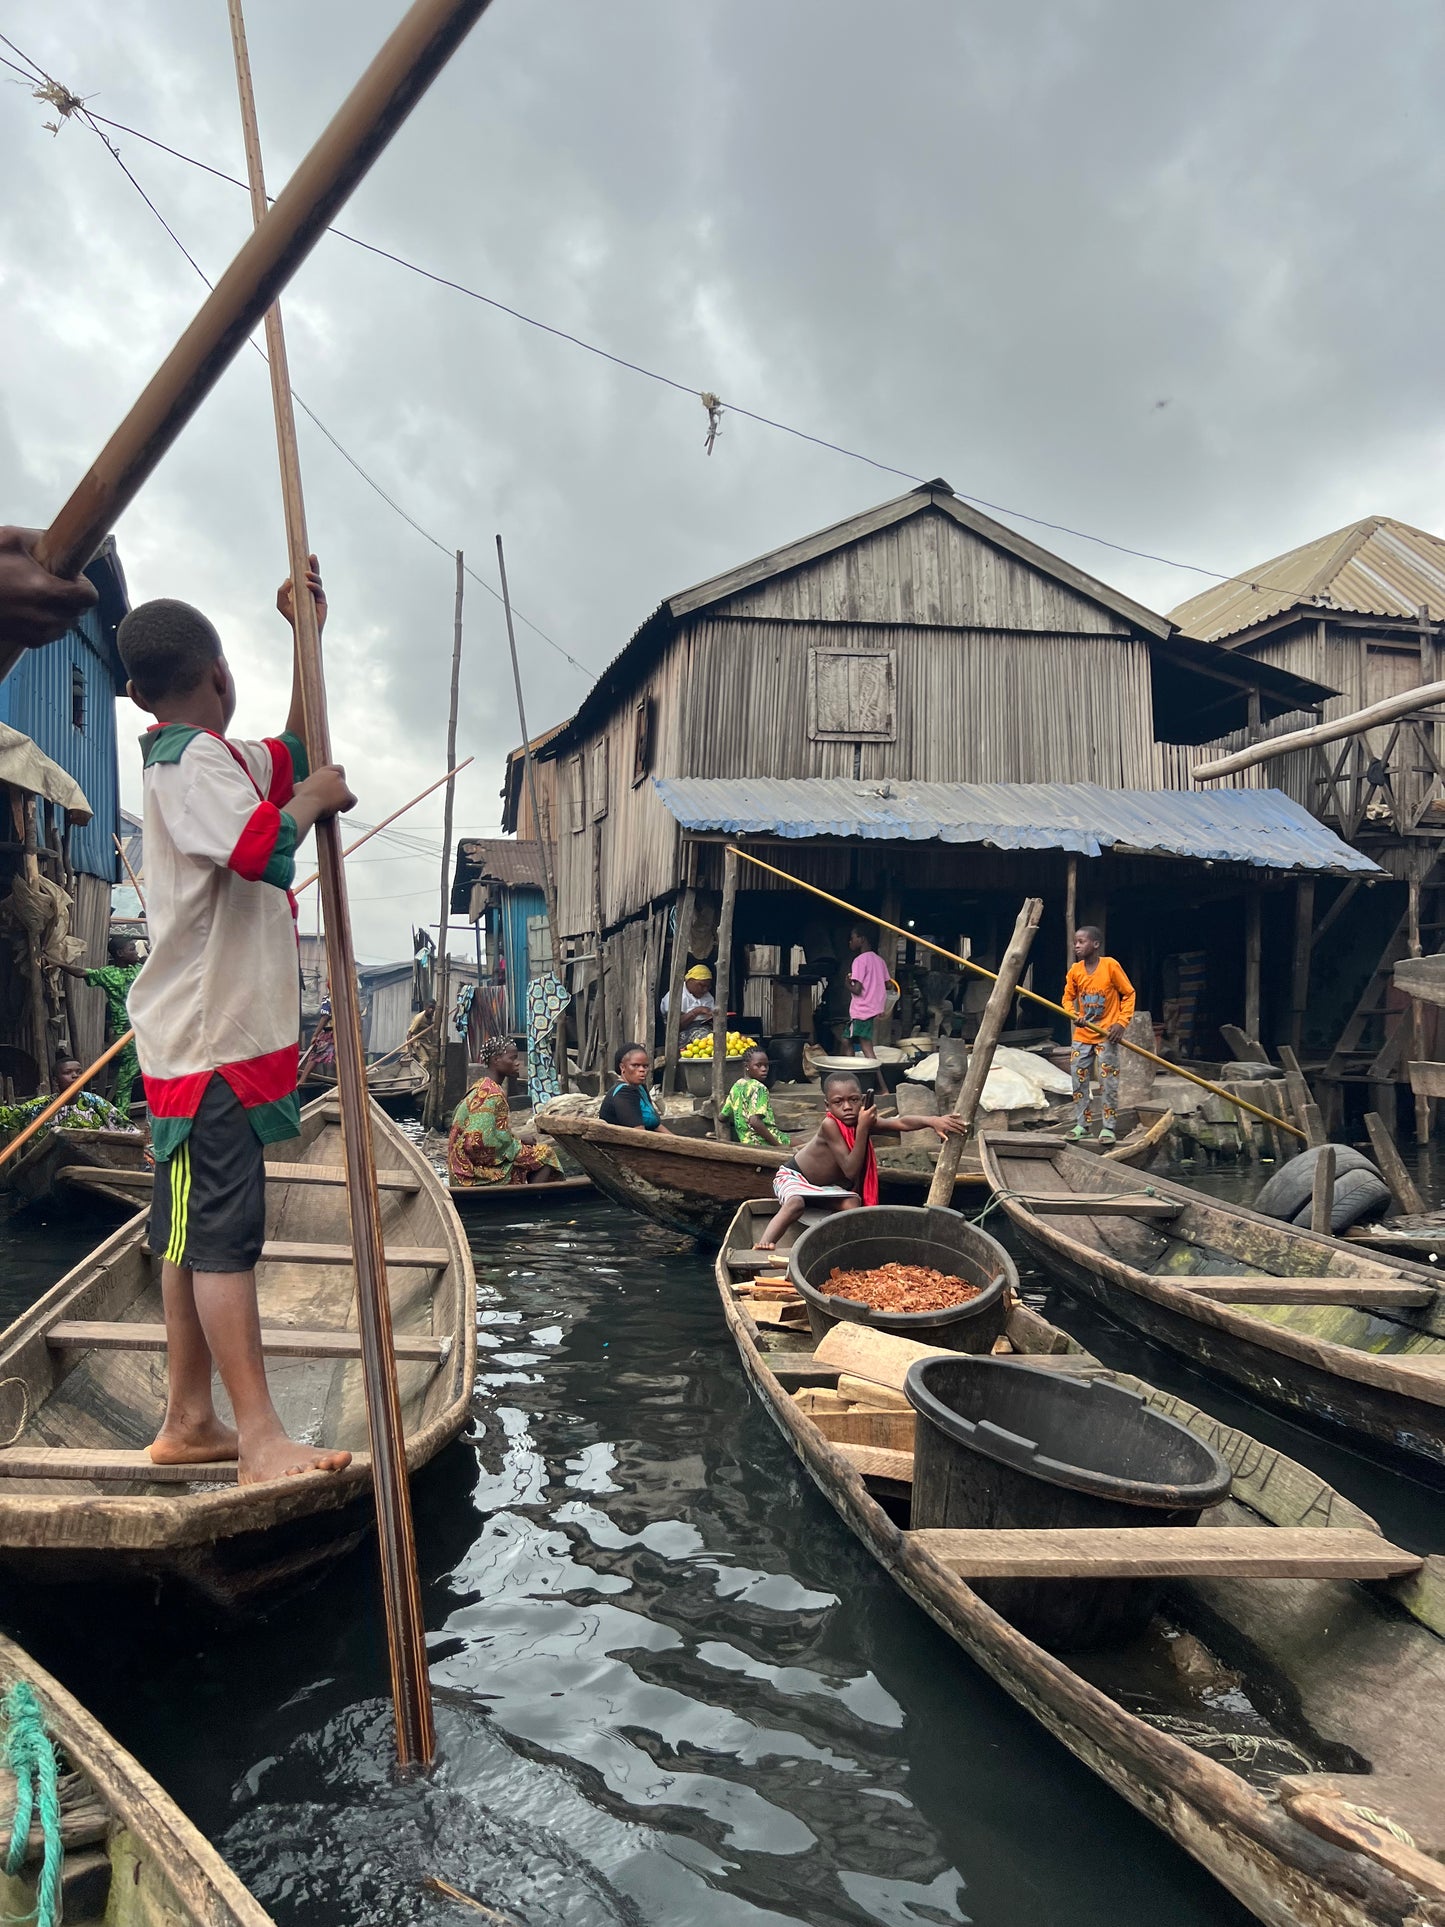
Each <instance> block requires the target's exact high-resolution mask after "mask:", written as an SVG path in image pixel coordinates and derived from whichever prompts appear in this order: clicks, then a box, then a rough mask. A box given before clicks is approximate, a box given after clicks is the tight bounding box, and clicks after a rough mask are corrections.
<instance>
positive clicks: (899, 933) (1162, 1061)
mask: <svg viewBox="0 0 1445 1927" xmlns="http://www.w3.org/2000/svg"><path fill="white" fill-rule="evenodd" d="M727 848H728V849H729V850H732V851H733V854H734V855H735V856H740V857H741V858H742V859H743V861H744V863H755V864H756V865H757V867H758V868H759V869H760V870H767V871H769V872H770V873H771V874H772V875H773V876H775V877H781V878H782V879H783V881H784V883H791V884H792V885H793V887H794V888H795V889H798V890H806V891H807V892H808V893H809V895H811V896H815V897H821V898H822V899H823V901H824V903H831V904H833V905H834V906H835V908H837V909H839V910H846V911H847V912H848V914H849V916H850V917H858V918H861V919H862V921H863V922H864V923H875V924H877V926H878V928H879V929H880V930H891V931H892V932H893V934H894V936H895V937H903V938H906V940H907V941H908V942H909V943H916V944H917V945H918V947H919V949H920V950H931V951H932V952H933V954H934V956H935V957H946V958H947V959H948V961H949V962H950V963H955V964H959V965H961V966H962V968H963V969H964V970H971V971H973V973H974V975H975V976H978V977H988V978H990V979H992V978H994V977H995V975H996V973H995V972H994V971H992V970H985V969H984V967H983V965H982V964H979V963H975V962H974V961H973V959H972V958H971V957H960V956H959V955H958V954H957V953H956V952H955V951H952V950H945V949H944V948H943V946H942V944H937V943H930V942H929V941H928V939H927V937H920V936H919V934H918V932H917V931H916V930H903V929H901V928H900V927H899V926H898V925H897V924H896V923H889V922H888V920H887V918H886V917H880V916H877V915H876V914H875V913H874V912H873V911H872V910H860V909H859V908H858V906H857V904H856V903H845V902H844V900H843V898H842V897H835V896H832V895H830V894H829V892H828V891H827V890H820V889H819V888H818V886H817V885H816V884H815V883H804V881H803V879H802V878H801V877H795V876H794V875H793V873H792V872H791V871H790V870H780V869H778V868H777V867H776V865H774V864H772V863H764V861H763V859H762V858H761V857H760V856H750V855H749V853H748V852H747V851H746V850H741V849H737V848H735V846H734V845H733V844H731V843H729V844H728V845H727ZM1014 995H1015V996H1016V997H1024V998H1027V1000H1028V1001H1029V1003H1031V1004H1039V1005H1041V1006H1042V1007H1043V1009H1045V1010H1051V1011H1052V1012H1053V1013H1054V1015H1055V1016H1056V1017H1067V1018H1068V1020H1069V1022H1070V1023H1071V1024H1077V1025H1079V1027H1080V1028H1081V1029H1084V1030H1092V1031H1093V1032H1094V1033H1095V1034H1096V1035H1097V1036H1099V1037H1102V1036H1103V1035H1104V1032H1103V1031H1102V1030H1101V1029H1100V1027H1099V1026H1098V1025H1097V1024H1091V1023H1089V1022H1088V1020H1087V1019H1086V1018H1083V1017H1077V1016H1075V1014H1074V1012H1073V1011H1071V1010H1065V1009H1064V1007H1063V1005H1062V1004H1056V1003H1055V1002H1054V1001H1053V999H1052V998H1051V997H1041V996H1040V995H1039V994H1038V992H1037V991H1036V990H1023V989H1019V990H1016V991H1015V992H1014ZM1119 1042H1120V1044H1121V1045H1122V1046H1123V1048H1124V1049H1125V1050H1131V1051H1133V1053H1134V1055H1135V1056H1136V1057H1143V1058H1147V1059H1148V1061H1149V1062H1150V1063H1151V1064H1157V1065H1158V1066H1159V1068H1160V1070H1161V1071H1168V1073H1169V1075H1170V1076H1171V1077H1183V1078H1186V1079H1187V1080H1188V1081H1189V1083H1191V1084H1197V1085H1198V1086H1199V1088H1200V1089H1201V1090H1204V1091H1212V1092H1213V1094H1214V1095H1215V1097H1222V1098H1223V1099H1224V1100H1225V1102H1226V1103H1227V1104H1233V1105H1234V1106H1235V1107H1236V1108H1237V1109H1238V1110H1241V1111H1248V1112H1249V1114H1250V1116H1251V1117H1258V1118H1262V1119H1263V1120H1264V1122H1265V1123H1266V1124H1268V1125H1270V1126H1271V1127H1272V1128H1273V1129H1274V1130H1276V1131H1288V1132H1289V1134H1290V1136H1291V1137H1297V1138H1298V1139H1299V1141H1300V1143H1301V1144H1308V1143H1309V1138H1308V1136H1307V1134H1306V1133H1305V1132H1304V1131H1302V1130H1300V1129H1299V1127H1298V1126H1297V1125H1294V1124H1286V1123H1285V1121H1284V1119H1283V1118H1280V1117H1275V1116H1273V1115H1272V1114H1271V1113H1270V1112H1268V1111H1262V1110H1260V1109H1259V1107H1258V1105H1255V1104H1250V1103H1247V1102H1246V1101H1245V1099H1244V1098H1242V1097H1238V1096H1236V1095H1235V1093H1234V1092H1233V1091H1227V1090H1225V1089H1224V1088H1223V1086H1222V1085H1219V1084H1211V1083H1210V1081H1209V1079H1208V1078H1207V1077H1201V1076H1200V1075H1199V1074H1198V1072H1197V1071H1187V1070H1185V1068H1184V1066H1183V1065H1182V1064H1171V1063H1170V1062H1169V1059H1168V1058H1167V1057H1156V1056H1155V1054H1154V1052H1153V1051H1152V1050H1145V1048H1144V1046H1143V1045H1142V1044H1135V1043H1131V1042H1130V1040H1129V1039H1128V1038H1127V1037H1121V1038H1120V1039H1119Z"/></svg>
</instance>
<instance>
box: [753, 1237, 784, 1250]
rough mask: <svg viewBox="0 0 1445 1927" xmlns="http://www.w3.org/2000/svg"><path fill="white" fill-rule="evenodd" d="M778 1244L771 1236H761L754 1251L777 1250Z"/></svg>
mask: <svg viewBox="0 0 1445 1927" xmlns="http://www.w3.org/2000/svg"><path fill="white" fill-rule="evenodd" d="M777 1248H778V1247H777V1245H776V1243H775V1242H774V1241H773V1239H771V1238H759V1239H758V1241H757V1243H756V1244H755V1245H754V1246H753V1250H754V1251H776V1250H777Z"/></svg>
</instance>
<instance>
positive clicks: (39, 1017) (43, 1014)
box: [16, 794, 55, 1097]
mask: <svg viewBox="0 0 1445 1927" xmlns="http://www.w3.org/2000/svg"><path fill="white" fill-rule="evenodd" d="M16 828H17V829H18V830H19V832H20V839H19V840H20V843H21V845H22V848H23V856H22V868H23V870H24V873H25V881H26V882H27V883H28V884H30V885H31V886H32V888H34V887H37V886H38V885H39V882H40V857H39V855H38V848H39V846H38V844H37V842H36V835H35V798H34V797H33V796H28V795H24V794H22V795H21V798H20V822H19V823H18V824H17V825H16ZM25 969H26V975H27V977H28V978H29V990H30V1030H31V1034H32V1036H33V1038H34V1042H35V1075H36V1085H35V1091H36V1095H37V1096H38V1097H49V1095H50V1093H51V1091H52V1090H53V1089H54V1088H55V1084H54V1079H53V1077H52V1075H51V1063H50V1057H51V1051H50V1010H49V1007H48V1006H47V1004H46V1001H45V973H44V971H43V970H42V968H41V964H40V939H39V937H38V936H37V935H36V933H35V932H34V931H33V930H30V929H27V930H26V932H25Z"/></svg>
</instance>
